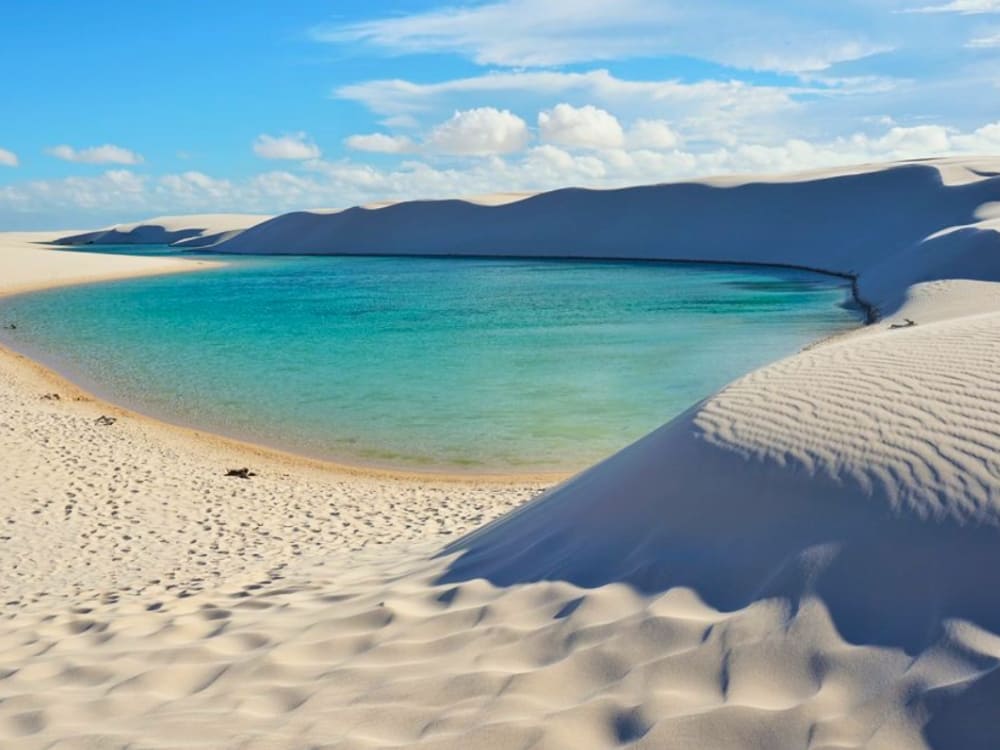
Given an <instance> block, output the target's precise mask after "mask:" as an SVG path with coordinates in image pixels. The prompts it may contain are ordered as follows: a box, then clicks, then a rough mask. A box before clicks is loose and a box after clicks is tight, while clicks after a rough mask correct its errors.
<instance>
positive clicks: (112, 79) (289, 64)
mask: <svg viewBox="0 0 1000 750" xmlns="http://www.w3.org/2000/svg"><path fill="white" fill-rule="evenodd" d="M3 15H4V22H3V24H2V28H0V41H2V43H0V71H3V85H2V87H0V96H2V99H3V104H2V106H0V230H14V229H43V228H90V227H98V226H104V225H107V224H110V223H115V222H124V221H133V220H138V219H142V218H147V217H151V216H156V215H164V214H176V213H196V212H246V213H279V212H283V211H288V210H296V209H309V208H323V207H325V208H337V207H345V206H349V205H354V204H358V203H366V202H373V201H380V200H398V199H419V198H440V197H456V196H468V195H477V194H483V193H491V192H498V191H521V190H542V189H550V188H556V187H563V186H567V185H580V186H588V187H613V186H621V185H628V184H639V183H652V182H663V181H670V180H678V179H684V178H689V177H696V176H706V175H715V174H733V173H737V174H743V173H760V172H767V173H773V172H788V171H795V170H804V169H811V168H817V167H824V166H831V165H838V164H850V163H860V162H869V161H890V160H896V159H910V158H922V157H930V156H938V155H946V154H961V153H983V154H1000V0H837V2H832V1H831V0H822V1H820V0H755V2H752V3H751V2H747V1H746V0H693V1H692V0H600V1H598V0H494V1H493V2H470V1H463V0H446V1H445V2H437V1H434V0H404V1H399V2H372V1H371V0H369V1H368V2H354V1H353V0H324V1H322V2H320V1H319V0H285V1H284V2H276V1H275V0H239V2H236V1H231V0H212V2H204V0H197V1H196V0H144V1H143V2H135V1H134V0H87V2H80V1H79V0H47V1H46V2H45V3H9V4H6V5H5V7H4V12H3Z"/></svg>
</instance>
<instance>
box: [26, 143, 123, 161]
mask: <svg viewBox="0 0 1000 750" xmlns="http://www.w3.org/2000/svg"><path fill="white" fill-rule="evenodd" d="M45 152H46V153H47V154H49V155H50V156H54V157H56V158H57V159H62V160H64V161H71V162H76V163H78V164H141V163H142V157H141V156H140V155H139V154H137V153H135V151H130V150H129V149H127V148H122V147H121V146H115V145H112V144H110V143H105V144H104V145H103V146H92V147H91V148H81V149H75V148H73V147H72V146H67V145H61V146H52V147H51V148H47V149H46V150H45Z"/></svg>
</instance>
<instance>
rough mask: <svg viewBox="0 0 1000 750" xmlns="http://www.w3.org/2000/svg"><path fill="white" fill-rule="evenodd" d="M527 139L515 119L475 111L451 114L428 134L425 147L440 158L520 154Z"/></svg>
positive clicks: (510, 115)
mask: <svg viewBox="0 0 1000 750" xmlns="http://www.w3.org/2000/svg"><path fill="white" fill-rule="evenodd" d="M528 138H529V133H528V125H527V123H526V122H525V121H524V120H522V119H521V118H520V117H518V116H517V115H515V114H513V113H512V112H510V111H508V110H506V109H504V110H499V109H494V108H493V107H478V108H476V109H467V110H461V111H457V112H455V113H454V114H453V115H452V116H451V119H449V120H446V121H445V122H443V123H441V124H440V125H438V126H437V127H435V128H434V129H433V130H431V132H430V133H429V135H428V136H427V140H426V144H425V145H426V146H427V147H429V148H431V149H433V150H435V151H439V152H441V153H443V154H455V155H469V156H486V155H490V154H507V153H510V152H512V151H520V150H521V149H523V148H524V147H525V146H526V145H527V143H528Z"/></svg>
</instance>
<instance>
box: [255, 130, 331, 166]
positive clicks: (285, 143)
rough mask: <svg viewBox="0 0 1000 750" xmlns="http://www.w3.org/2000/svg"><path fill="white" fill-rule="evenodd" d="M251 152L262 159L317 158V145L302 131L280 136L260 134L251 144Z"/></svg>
mask: <svg viewBox="0 0 1000 750" xmlns="http://www.w3.org/2000/svg"><path fill="white" fill-rule="evenodd" d="M253 152H254V153H255V154H257V156H259V157H261V158H263V159H289V160H298V161H301V160H304V159H318V158H319V157H320V155H321V154H320V150H319V147H318V146H317V145H316V144H315V143H313V142H312V141H311V140H309V137H308V136H307V135H306V134H305V133H303V132H298V133H289V134H286V135H281V136H274V135H266V134H261V135H259V136H257V140H256V141H254V144H253Z"/></svg>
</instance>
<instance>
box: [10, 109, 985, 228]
mask: <svg viewBox="0 0 1000 750" xmlns="http://www.w3.org/2000/svg"><path fill="white" fill-rule="evenodd" d="M637 126H638V123H636V124H635V125H633V127H632V128H630V129H628V130H627V131H626V137H625V145H624V147H620V148H604V149H588V150H572V149H569V148H562V147H560V146H557V145H554V144H551V143H544V144H540V145H537V146H534V147H528V148H525V149H523V150H521V151H518V152H516V153H509V154H507V155H505V156H500V155H497V154H492V155H485V156H482V155H477V156H476V157H475V158H470V159H448V160H447V161H446V162H445V163H444V165H442V164H441V163H438V162H437V161H435V160H428V161H424V160H419V159H413V160H406V161H403V162H402V163H400V164H398V165H396V166H393V167H387V168H376V167H374V166H372V165H370V164H364V163H359V162H355V161H351V160H342V161H324V160H321V159H316V160H309V161H306V162H304V163H303V165H302V168H301V169H299V170H297V171H295V172H291V171H270V172H264V173H261V174H258V175H255V176H253V177H251V178H248V179H244V180H238V181H236V180H227V179H221V178H217V177H213V176H210V175H207V174H204V173H201V172H194V171H189V172H182V173H179V174H171V175H165V176H163V177H160V178H152V177H143V176H142V175H137V174H135V173H133V172H131V171H129V170H125V169H122V170H110V171H107V172H104V173H103V174H101V175H97V176H91V177H68V178H64V179H61V180H44V181H31V182H25V183H19V184H13V185H5V186H0V212H2V211H8V212H15V213H22V212H29V211H34V212H41V211H57V210H69V208H73V209H82V210H86V211H87V215H88V216H93V215H95V214H96V213H97V212H101V211H103V212H104V215H107V216H109V218H112V219H113V218H114V217H115V216H121V215H123V214H124V215H139V216H141V215H143V214H146V215H156V214H169V213H177V212H183V211H188V212H192V211H212V210H215V211H260V212H262V213H270V212H275V211H284V210H292V209H301V208H316V207H322V206H329V207H337V206H341V207H342V206H345V205H350V204H354V203H365V202H371V201H376V200H401V199H413V198H443V197H454V196H460V195H469V194H477V193H486V192H496V191H504V190H545V189H551V188H556V187H563V186H566V185H583V186H590V187H618V186H623V185H634V184H643V183H654V182H663V181H668V180H678V179H684V178H687V177H693V176H704V175H710V174H719V173H729V174H741V173H742V174H748V173H761V172H765V173H768V172H787V171H794V170H802V169H814V168H817V167H824V166H837V165H846V164H856V163H862V162H872V161H887V160H895V159H912V158H920V157H929V156H942V155H949V154H957V153H997V152H998V151H1000V121H997V122H992V123H988V124H986V125H983V126H981V127H978V128H974V129H966V130H959V129H957V128H951V127H945V126H942V125H919V126H914V127H904V126H900V125H893V126H891V127H884V128H883V129H881V130H879V131H877V132H871V133H855V134H851V135H847V136H843V137H835V138H829V139H822V140H814V141H807V140H805V139H800V138H792V139H785V140H779V141H775V142H763V141H746V142H740V143H737V144H733V145H723V144H719V143H715V144H711V145H710V146H709V147H703V146H702V145H701V144H694V145H691V146H685V145H683V144H677V146H675V147H673V148H668V147H665V146H662V145H660V144H665V143H666V142H665V141H661V140H656V141H654V144H655V145H657V146H658V148H652V147H638V146H637V145H636V143H630V135H631V134H632V133H635V132H637V131H640V130H641V128H638V127H637ZM655 132H657V133H659V135H661V136H662V135H663V132H662V131H661V130H660V129H659V128H658V127H657V128H655ZM474 142H475V143H479V141H474ZM654 144H650V145H651V146H652V145H654ZM491 147H495V143H491ZM112 214H113V216H112Z"/></svg>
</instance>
